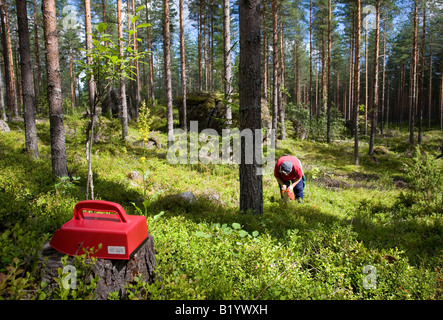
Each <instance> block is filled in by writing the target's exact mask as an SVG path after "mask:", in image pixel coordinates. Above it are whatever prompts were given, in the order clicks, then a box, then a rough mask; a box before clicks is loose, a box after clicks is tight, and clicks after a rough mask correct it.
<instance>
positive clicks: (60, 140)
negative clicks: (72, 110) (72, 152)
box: [42, 0, 68, 177]
mask: <svg viewBox="0 0 443 320" xmlns="http://www.w3.org/2000/svg"><path fill="white" fill-rule="evenodd" d="M42 11H43V25H44V34H45V47H46V70H47V78H48V87H47V91H48V102H49V124H50V135H51V159H52V173H53V174H54V175H55V176H57V177H66V176H68V165H67V161H66V143H65V129H64V126H63V122H64V121H63V107H62V90H61V80H60V62H59V54H58V37H57V14H56V7H55V0H45V1H42Z"/></svg>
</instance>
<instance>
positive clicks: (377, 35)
mask: <svg viewBox="0 0 443 320" xmlns="http://www.w3.org/2000/svg"><path fill="white" fill-rule="evenodd" d="M375 10H376V14H375V40H374V47H375V48H374V97H373V105H372V110H371V137H370V139H369V152H368V153H369V155H370V156H373V153H374V140H375V131H376V129H377V119H378V102H379V99H378V98H379V97H378V64H379V51H380V48H379V46H380V0H376V2H375Z"/></svg>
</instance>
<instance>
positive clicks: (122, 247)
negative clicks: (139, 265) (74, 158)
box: [49, 200, 148, 260]
mask: <svg viewBox="0 0 443 320" xmlns="http://www.w3.org/2000/svg"><path fill="white" fill-rule="evenodd" d="M91 211H92V212H91ZM97 212H102V213H97ZM103 212H106V213H103ZM109 213H112V214H109ZM147 239H148V227H147V224H146V217H144V216H134V215H127V214H126V212H125V210H124V209H123V207H122V206H121V205H119V204H118V203H114V202H109V201H102V200H86V201H80V202H79V203H77V204H76V205H75V208H74V217H73V218H72V219H71V220H70V221H68V222H66V223H65V224H64V225H63V226H62V227H61V228H60V229H59V230H57V231H55V233H54V235H53V237H52V239H51V241H50V243H49V244H50V245H51V246H52V247H53V248H54V249H56V250H58V251H60V252H62V253H64V254H69V255H71V256H74V255H82V254H85V253H86V252H85V250H84V249H86V251H87V253H88V254H89V256H90V257H96V258H102V259H118V260H129V259H131V258H132V257H133V255H134V254H135V253H136V252H137V250H138V249H139V248H140V247H141V246H142V245H143V243H144V242H145V241H146V240H147ZM100 244H101V249H99V250H98V248H99V245H100ZM92 248H93V250H91V249H92ZM91 251H92V254H90V252H91Z"/></svg>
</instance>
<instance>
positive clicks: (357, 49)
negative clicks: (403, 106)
mask: <svg viewBox="0 0 443 320" xmlns="http://www.w3.org/2000/svg"><path fill="white" fill-rule="evenodd" d="M355 3H356V13H355V22H354V23H355V38H354V40H355V49H354V55H355V60H354V89H353V90H354V99H353V103H354V126H353V127H354V164H355V165H356V166H358V165H359V153H358V144H359V143H358V134H359V132H358V118H359V108H360V32H361V0H356V1H355Z"/></svg>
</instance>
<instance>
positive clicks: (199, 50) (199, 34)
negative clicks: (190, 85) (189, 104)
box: [197, 1, 203, 92]
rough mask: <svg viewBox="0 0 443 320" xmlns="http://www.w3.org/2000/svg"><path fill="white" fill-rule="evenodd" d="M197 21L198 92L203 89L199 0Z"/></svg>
mask: <svg viewBox="0 0 443 320" xmlns="http://www.w3.org/2000/svg"><path fill="white" fill-rule="evenodd" d="M198 17H199V22H198V78H197V88H198V92H202V90H203V61H202V58H203V57H202V47H203V46H202V42H203V30H202V29H203V1H199V15H198Z"/></svg>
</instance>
